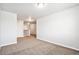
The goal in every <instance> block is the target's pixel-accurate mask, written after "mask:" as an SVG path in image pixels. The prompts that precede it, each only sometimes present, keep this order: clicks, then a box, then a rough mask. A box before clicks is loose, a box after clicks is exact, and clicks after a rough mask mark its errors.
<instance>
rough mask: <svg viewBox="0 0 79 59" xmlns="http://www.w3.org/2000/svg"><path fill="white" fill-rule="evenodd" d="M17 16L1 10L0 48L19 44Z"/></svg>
mask: <svg viewBox="0 0 79 59" xmlns="http://www.w3.org/2000/svg"><path fill="white" fill-rule="evenodd" d="M16 36H17V15H16V14H14V13H10V12H6V11H1V10H0V46H5V45H9V44H13V43H17V40H16Z"/></svg>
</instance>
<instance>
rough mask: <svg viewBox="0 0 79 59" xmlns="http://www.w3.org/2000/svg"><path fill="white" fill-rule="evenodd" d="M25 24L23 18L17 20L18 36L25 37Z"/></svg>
mask: <svg viewBox="0 0 79 59" xmlns="http://www.w3.org/2000/svg"><path fill="white" fill-rule="evenodd" d="M23 30H24V24H23V20H17V37H23V36H24V35H23Z"/></svg>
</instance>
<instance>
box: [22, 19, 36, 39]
mask: <svg viewBox="0 0 79 59" xmlns="http://www.w3.org/2000/svg"><path fill="white" fill-rule="evenodd" d="M23 24H24V31H23V33H24V36H25V37H30V36H33V37H35V38H36V20H33V21H24V23H23Z"/></svg>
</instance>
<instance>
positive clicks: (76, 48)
mask: <svg viewBox="0 0 79 59" xmlns="http://www.w3.org/2000/svg"><path fill="white" fill-rule="evenodd" d="M39 40H42V39H39ZM43 41H46V42H49V43H53V44H56V45H59V46H63V47H66V48H70V49H73V50H76V51H79V49H78V48H74V47H70V46H67V45H63V44H61V43H56V42H51V41H48V40H43Z"/></svg>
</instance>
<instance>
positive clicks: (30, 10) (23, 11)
mask: <svg viewBox="0 0 79 59" xmlns="http://www.w3.org/2000/svg"><path fill="white" fill-rule="evenodd" d="M78 5H79V4H78V3H48V4H47V5H46V7H44V8H37V7H36V6H35V4H34V3H0V9H1V10H5V11H9V12H13V13H17V15H18V19H26V18H27V17H28V16H32V17H34V18H39V17H43V16H46V15H49V14H51V13H55V12H59V11H62V10H64V9H68V8H71V7H75V6H78Z"/></svg>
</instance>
